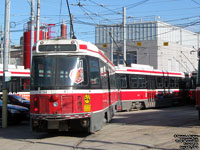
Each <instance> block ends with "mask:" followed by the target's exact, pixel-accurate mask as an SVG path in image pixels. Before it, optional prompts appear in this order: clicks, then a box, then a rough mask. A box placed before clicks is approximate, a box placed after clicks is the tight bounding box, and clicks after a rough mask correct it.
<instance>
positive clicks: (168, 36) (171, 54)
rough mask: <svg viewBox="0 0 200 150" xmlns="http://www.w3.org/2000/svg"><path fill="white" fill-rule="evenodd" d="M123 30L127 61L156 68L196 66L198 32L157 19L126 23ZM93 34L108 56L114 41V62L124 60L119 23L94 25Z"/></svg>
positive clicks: (191, 69) (168, 68)
mask: <svg viewBox="0 0 200 150" xmlns="http://www.w3.org/2000/svg"><path fill="white" fill-rule="evenodd" d="M126 31H127V32H126V40H127V41H126V51H127V53H126V54H127V56H126V57H127V59H126V62H127V64H131V63H136V64H144V65H151V66H153V67H154V68H155V69H159V70H168V71H181V72H192V71H194V70H196V69H197V65H198V62H197V50H198V48H199V34H198V33H194V32H191V31H188V30H186V29H183V28H180V27H176V26H173V25H170V24H167V23H164V22H161V21H157V20H156V21H148V22H144V21H142V22H134V23H128V24H127V25H126ZM95 35H96V36H95V44H96V45H97V46H98V47H99V48H100V49H102V50H103V51H104V52H105V54H106V55H107V56H108V57H109V58H111V47H112V46H111V45H113V63H114V64H115V65H117V64H123V26H122V24H115V25H104V24H101V25H97V26H96V28H95ZM112 39H113V40H112ZM112 41H113V42H112Z"/></svg>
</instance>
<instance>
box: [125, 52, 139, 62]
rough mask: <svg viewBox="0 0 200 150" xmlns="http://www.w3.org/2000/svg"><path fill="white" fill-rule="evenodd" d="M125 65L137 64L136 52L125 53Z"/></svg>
mask: <svg viewBox="0 0 200 150" xmlns="http://www.w3.org/2000/svg"><path fill="white" fill-rule="evenodd" d="M126 63H127V64H128V65H130V64H137V52H136V51H134V52H129V53H127V55H126Z"/></svg>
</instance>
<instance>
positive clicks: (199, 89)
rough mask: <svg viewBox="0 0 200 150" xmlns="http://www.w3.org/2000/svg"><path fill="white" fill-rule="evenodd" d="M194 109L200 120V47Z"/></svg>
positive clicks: (199, 50)
mask: <svg viewBox="0 0 200 150" xmlns="http://www.w3.org/2000/svg"><path fill="white" fill-rule="evenodd" d="M196 109H197V111H198V117H199V120H200V49H198V70H197V85H196Z"/></svg>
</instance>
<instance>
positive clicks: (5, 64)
mask: <svg viewBox="0 0 200 150" xmlns="http://www.w3.org/2000/svg"><path fill="white" fill-rule="evenodd" d="M10 1H11V0H5V18H4V31H5V33H4V51H3V109H2V127H3V128H6V127H7V97H8V91H7V81H8V77H9V72H8V51H9V45H10Z"/></svg>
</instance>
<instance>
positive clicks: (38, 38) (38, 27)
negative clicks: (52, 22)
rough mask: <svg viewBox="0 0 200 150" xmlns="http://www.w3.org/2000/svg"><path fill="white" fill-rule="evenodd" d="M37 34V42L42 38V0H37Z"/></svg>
mask: <svg viewBox="0 0 200 150" xmlns="http://www.w3.org/2000/svg"><path fill="white" fill-rule="evenodd" d="M36 26H37V35H36V42H38V41H39V40H40V0H37V25H36Z"/></svg>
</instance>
